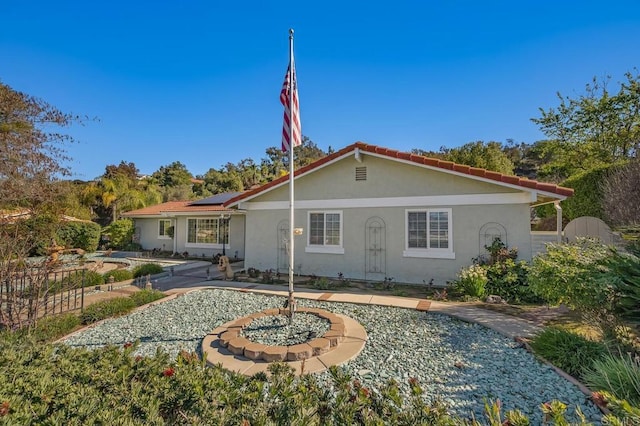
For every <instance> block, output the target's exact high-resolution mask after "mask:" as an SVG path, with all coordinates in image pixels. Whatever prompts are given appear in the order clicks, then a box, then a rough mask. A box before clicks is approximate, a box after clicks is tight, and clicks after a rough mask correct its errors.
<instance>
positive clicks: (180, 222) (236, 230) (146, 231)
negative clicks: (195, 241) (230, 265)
mask: <svg viewBox="0 0 640 426" xmlns="http://www.w3.org/2000/svg"><path fill="white" fill-rule="evenodd" d="M218 217H219V214H217V215H213V216H210V218H214V219H217V218H218ZM193 218H198V219H205V218H209V217H208V216H194V217H193ZM170 219H171V220H172V221H175V222H174V223H175V228H174V237H173V239H171V238H160V237H158V226H159V225H158V221H159V218H137V219H135V226H136V232H137V233H138V235H139V236H140V237H139V239H140V244H141V245H142V248H143V249H144V250H153V249H159V250H166V251H174V239H175V251H176V252H178V253H183V252H185V251H186V252H189V254H191V255H196V256H202V255H204V257H207V258H210V257H213V256H214V255H216V254H218V253H222V245H221V244H219V245H216V246H215V247H194V246H193V245H189V244H187V220H188V219H189V216H177V217H175V218H170ZM244 242H245V218H244V216H243V215H233V216H232V218H231V220H230V221H229V241H228V243H227V245H226V247H225V251H226V254H227V256H229V257H234V256H235V255H236V251H237V255H238V258H244V256H245V248H244Z"/></svg>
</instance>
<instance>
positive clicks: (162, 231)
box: [158, 219, 171, 238]
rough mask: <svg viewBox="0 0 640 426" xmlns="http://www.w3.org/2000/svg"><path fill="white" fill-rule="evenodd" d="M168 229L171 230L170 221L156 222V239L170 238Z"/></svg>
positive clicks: (161, 220)
mask: <svg viewBox="0 0 640 426" xmlns="http://www.w3.org/2000/svg"><path fill="white" fill-rule="evenodd" d="M169 228H171V219H160V220H159V221H158V238H171V235H170V231H169Z"/></svg>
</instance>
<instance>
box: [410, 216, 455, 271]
mask: <svg viewBox="0 0 640 426" xmlns="http://www.w3.org/2000/svg"><path fill="white" fill-rule="evenodd" d="M451 237H452V236H451V209H426V210H407V212H406V238H407V239H406V249H405V251H404V256H406V257H439V258H446V259H453V258H454V257H455V254H454V253H453V243H452V238H451Z"/></svg>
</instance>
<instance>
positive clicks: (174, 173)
mask: <svg viewBox="0 0 640 426" xmlns="http://www.w3.org/2000/svg"><path fill="white" fill-rule="evenodd" d="M151 179H152V180H153V181H154V183H156V184H158V185H160V186H161V187H165V188H166V187H175V186H181V185H191V179H193V175H192V174H191V172H190V171H189V170H187V166H185V165H184V164H182V163H181V162H180V161H174V162H173V163H171V164H169V165H167V166H161V167H160V168H159V169H158V170H156V171H155V172H153V174H152V175H151Z"/></svg>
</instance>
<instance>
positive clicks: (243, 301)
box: [65, 290, 601, 424]
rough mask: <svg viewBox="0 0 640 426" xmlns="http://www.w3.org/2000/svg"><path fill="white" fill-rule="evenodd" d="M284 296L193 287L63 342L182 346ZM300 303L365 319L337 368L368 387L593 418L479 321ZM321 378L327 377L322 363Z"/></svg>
mask: <svg viewBox="0 0 640 426" xmlns="http://www.w3.org/2000/svg"><path fill="white" fill-rule="evenodd" d="M284 300H285V298H283V297H278V296H267V295H260V294H252V293H243V292H238V291H232V290H202V291H196V292H192V293H188V294H186V295H184V296H182V297H179V298H176V299H174V300H170V301H167V302H164V303H160V304H157V305H155V306H152V307H149V308H147V309H145V310H142V311H138V312H135V313H132V314H130V315H127V316H124V317H119V318H114V319H110V320H107V321H105V322H103V323H101V324H98V325H96V326H95V327H92V328H90V329H87V330H84V331H82V332H79V333H76V334H74V335H72V336H70V337H68V338H67V339H66V340H65V343H66V344H68V345H71V346H83V347H89V348H97V347H101V346H105V345H109V344H113V345H123V344H125V343H127V342H133V341H139V342H140V345H139V347H138V349H137V351H136V353H135V355H142V356H150V355H153V354H155V353H156V350H158V349H161V350H163V351H166V352H168V353H170V354H172V355H174V356H175V355H177V354H178V353H179V352H180V351H181V350H187V351H199V346H200V343H201V341H202V339H203V337H204V336H205V335H206V334H207V333H209V332H210V331H211V330H213V329H214V328H215V327H217V326H219V325H221V324H223V323H226V322H228V321H231V320H232V319H235V318H238V317H243V316H246V315H248V314H251V313H253V312H259V311H262V310H264V309H269V308H278V307H281V306H282V304H283V302H284ZM298 303H299V305H300V306H308V307H318V308H322V309H326V310H328V311H331V312H334V313H339V314H344V315H347V316H349V317H351V318H354V319H356V320H357V321H359V322H360V323H361V324H362V325H363V326H364V328H365V329H366V331H367V333H368V341H367V343H366V345H365V347H364V349H363V351H362V353H361V354H360V355H359V356H358V357H357V358H356V359H355V360H352V361H350V362H349V363H348V364H346V365H345V366H344V368H345V369H346V370H347V371H348V372H349V374H351V376H352V377H353V378H358V379H359V380H360V381H361V382H362V383H363V385H365V386H369V387H371V389H372V390H373V391H374V392H376V390H377V389H378V388H379V386H381V385H382V384H384V383H385V382H386V381H387V380H389V379H395V380H397V381H398V382H399V383H400V384H401V389H402V391H403V392H405V394H408V393H409V386H408V385H407V382H408V379H409V378H412V377H413V378H416V379H418V381H419V383H420V384H421V386H422V387H423V389H424V390H425V395H426V397H427V398H438V399H440V400H443V401H444V402H445V403H446V404H447V405H448V406H449V408H450V409H451V411H452V412H453V413H454V414H456V415H459V416H464V417H470V416H471V415H475V416H476V418H482V412H483V408H484V400H485V399H500V401H501V402H502V405H503V407H504V409H505V410H509V409H515V408H518V409H520V410H521V411H523V412H524V413H525V414H527V415H529V416H531V420H532V424H542V421H543V419H542V412H541V410H540V408H539V407H540V405H541V404H542V403H545V402H548V401H551V400H553V399H558V400H560V401H562V402H564V403H565V404H567V405H568V407H569V408H568V410H567V412H568V414H569V417H570V418H571V417H572V415H573V413H574V411H575V409H576V408H580V410H581V411H582V412H583V413H584V414H585V415H586V416H587V419H588V420H590V421H593V422H594V423H600V418H601V415H600V412H599V411H598V409H597V407H596V406H595V405H593V404H592V403H591V402H590V401H588V400H587V399H586V397H585V395H584V394H583V393H582V392H580V390H579V389H578V388H577V387H576V386H574V385H573V384H571V383H570V382H568V381H566V380H565V379H563V378H562V377H560V376H559V375H557V374H556V373H555V372H554V371H553V370H552V369H551V368H550V367H549V366H547V365H545V364H542V363H540V362H539V361H537V360H536V359H535V358H534V357H533V356H532V355H531V354H529V353H528V352H527V351H526V350H524V349H523V348H521V347H520V345H519V344H518V343H517V342H514V341H512V340H511V339H508V338H506V337H504V336H502V335H500V334H498V333H496V332H494V331H492V330H490V329H487V328H485V327H483V326H480V325H477V324H469V323H466V322H463V321H459V320H457V319H454V318H451V317H448V316H445V315H438V314H430V313H424V312H418V311H415V310H410V309H403V308H394V307H383V306H375V305H357V304H350V303H331V302H318V301H312V300H303V299H300V300H298ZM302 317H303V316H302V315H300V316H299V318H300V320H301V321H303V318H302ZM303 328H304V327H303ZM318 378H319V380H320V381H322V382H324V383H327V386H329V383H330V381H329V374H328V373H321V374H319V375H318ZM573 420H577V418H576V417H573Z"/></svg>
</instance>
